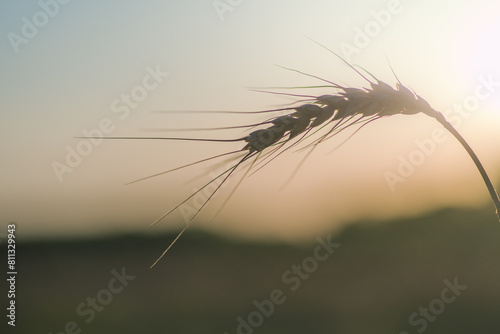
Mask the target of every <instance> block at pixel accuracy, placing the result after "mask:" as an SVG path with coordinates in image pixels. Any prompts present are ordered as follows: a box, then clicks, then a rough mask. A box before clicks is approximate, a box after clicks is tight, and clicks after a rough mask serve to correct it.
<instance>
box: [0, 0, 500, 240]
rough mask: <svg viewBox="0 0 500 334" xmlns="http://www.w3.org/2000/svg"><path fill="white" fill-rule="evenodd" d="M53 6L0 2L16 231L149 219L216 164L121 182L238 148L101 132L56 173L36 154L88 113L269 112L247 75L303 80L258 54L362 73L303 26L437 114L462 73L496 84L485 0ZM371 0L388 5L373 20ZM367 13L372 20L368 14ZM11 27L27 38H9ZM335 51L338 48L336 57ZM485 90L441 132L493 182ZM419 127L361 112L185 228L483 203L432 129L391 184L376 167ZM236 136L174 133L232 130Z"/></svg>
mask: <svg viewBox="0 0 500 334" xmlns="http://www.w3.org/2000/svg"><path fill="white" fill-rule="evenodd" d="M41 3H44V4H49V5H47V6H45V7H46V8H49V9H48V10H49V11H52V13H51V14H52V15H45V16H44V14H40V11H41V10H42V7H41ZM54 3H55V2H54V1H41V2H36V1H16V2H12V3H9V4H2V7H3V8H2V10H1V11H0V16H1V19H0V31H1V33H2V34H3V36H4V38H3V39H2V42H1V43H2V44H1V49H2V52H1V54H0V57H1V62H0V67H1V73H2V76H1V79H0V85H1V89H2V104H3V105H2V113H1V118H2V121H1V123H0V130H1V133H2V136H3V140H2V141H1V144H0V145H1V146H2V147H1V152H2V159H1V168H2V173H1V185H2V192H1V198H0V203H1V204H0V205H1V210H0V220H1V221H2V222H5V223H8V222H17V223H18V230H19V233H23V234H24V235H25V236H26V237H53V236H66V235H70V236H73V237H78V236H84V235H88V234H100V233H123V232H128V231H141V232H144V231H151V232H154V231H155V230H149V229H148V228H147V225H148V224H149V223H151V222H152V221H154V220H155V219H156V218H158V217H159V216H161V215H162V214H163V213H164V212H166V211H168V210H169V209H170V208H172V207H173V206H175V205H176V204H177V203H178V202H180V201H181V200H182V199H184V198H186V197H187V196H189V195H190V194H191V192H192V191H193V190H194V189H196V187H201V186H202V185H203V184H204V183H206V182H208V180H210V177H211V176H210V175H211V174H210V173H214V172H217V171H219V172H220V171H221V170H222V169H221V168H222V167H223V166H224V164H219V165H217V164H210V163H209V164H203V165H199V166H195V167H191V168H187V169H185V170H182V171H178V172H175V173H173V174H169V175H165V176H160V177H157V178H155V179H151V180H146V181H143V182H140V183H137V184H133V185H128V186H125V185H124V183H126V182H129V181H132V180H135V179H137V178H140V177H144V176H147V175H150V174H154V173H157V172H160V171H164V170H168V169H170V168H174V167H176V166H180V165H182V164H186V163H189V162H192V161H196V160H199V159H202V158H206V157H209V156H211V155H214V154H219V153H223V152H227V151H229V150H234V149H238V148H240V144H234V143H232V144H227V143H186V142H165V141H161V142H153V141H106V142H103V143H99V145H97V146H91V152H90V153H89V154H88V155H87V156H85V157H83V158H82V161H81V162H78V163H75V164H76V165H77V166H75V167H74V168H71V170H72V171H71V172H70V173H69V172H68V173H64V174H63V175H62V177H59V178H58V176H57V175H56V173H55V172H54V162H58V163H61V164H66V162H65V160H66V158H67V155H68V148H69V149H70V150H75V149H76V148H77V146H78V145H84V144H81V141H82V140H80V139H76V138H74V137H77V136H81V135H82V134H83V132H82V131H84V130H92V129H96V128H99V126H100V124H101V126H102V122H104V123H105V124H107V125H106V126H107V127H108V128H113V130H112V131H110V132H109V134H108V135H124V136H127V135H131V136H144V135H156V136H158V135H166V132H150V131H146V130H145V129H151V128H189V127H191V128H192V127H210V126H225V125H239V124H250V123H252V122H258V121H262V120H263V117H262V115H261V116H258V115H256V116H254V115H232V116H228V115H215V114H210V115H199V114H183V113H178V114H164V113H155V112H154V111H160V110H256V109H266V108H273V107H275V106H277V105H283V104H285V103H290V102H293V99H290V98H283V97H279V96H273V95H270V94H262V93H257V92H253V91H250V90H248V89H247V88H248V87H266V86H302V85H309V84H318V83H319V82H318V81H315V80H312V79H311V78H307V77H305V76H302V75H300V74H298V73H294V72H290V71H286V70H284V69H282V68H279V67H277V66H275V65H276V64H278V65H282V66H286V67H291V68H295V69H299V70H301V71H304V72H308V73H312V74H315V75H319V76H322V77H324V78H326V79H330V80H333V81H336V82H339V83H344V84H347V85H352V86H354V87H358V86H362V85H366V84H365V83H364V82H363V80H362V79H361V78H360V77H359V76H358V75H356V74H355V73H353V71H352V70H350V69H349V68H348V67H347V66H345V64H343V63H342V62H341V61H340V60H339V59H338V58H336V57H335V56H334V55H332V54H330V53H329V52H328V51H326V50H325V49H323V48H321V47H320V46H318V45H317V44H315V43H313V42H312V41H311V40H310V39H309V38H312V39H313V40H316V41H318V42H320V43H322V44H323V45H325V46H327V47H328V48H330V49H332V50H333V51H335V52H337V53H339V54H341V55H344V56H346V57H348V58H349V60H350V61H351V62H352V63H355V64H358V65H360V66H362V67H363V68H366V69H367V70H369V71H370V72H371V73H373V74H374V75H376V76H377V77H378V78H380V79H381V80H384V81H386V82H388V83H390V84H394V83H395V82H396V79H395V78H394V76H393V74H392V73H391V70H390V68H389V63H388V61H387V59H389V61H390V64H391V65H392V67H393V68H394V70H395V72H396V74H397V75H398V77H399V79H400V80H401V81H402V82H403V83H404V84H406V85H407V86H408V87H410V88H412V89H414V90H415V91H416V92H418V94H419V95H421V96H423V97H424V98H425V99H426V100H427V101H428V102H429V103H430V104H431V105H432V106H433V107H434V108H436V109H438V110H441V111H443V112H446V113H450V112H451V114H450V115H451V116H453V115H454V116H455V118H456V116H457V115H458V114H457V112H456V111H454V110H453V106H454V105H456V104H463V103H466V101H469V102H470V101H471V100H470V97H471V96H474V93H475V91H476V89H477V87H478V86H479V85H480V84H481V81H480V79H479V78H480V77H482V78H485V79H488V78H490V79H491V80H493V81H494V82H497V81H498V82H500V64H499V62H498V59H500V46H499V43H498V34H499V32H500V20H498V17H499V15H500V5H499V4H498V2H497V1H493V0H490V1H485V0H479V1H475V2H472V1H456V0H453V1H452V0H448V1H440V2H435V1H430V0H421V1H412V0H401V1H399V2H398V1H387V0H384V1H360V0H358V1H350V2H347V1H331V0H312V1H307V2H306V1H290V0H287V1H285V0H278V1H255V0H254V1H245V0H243V1H241V2H240V3H239V4H238V5H236V6H231V5H229V6H230V9H231V10H228V8H229V7H225V8H226V9H227V10H224V11H222V9H223V8H224V7H219V12H218V10H217V9H216V7H215V4H216V3H217V2H216V1H210V0H203V1H201V0H195V1H142V2H137V1H105V2H100V1H95V0H94V1H76V0H73V1H69V2H68V3H67V4H64V5H62V4H61V5H58V6H57V7H55V6H54ZM219 3H226V4H227V3H229V2H227V1H225V0H221V1H220V2H219ZM233 3H237V2H235V1H233ZM221 8H222V9H221ZM389 10H392V11H393V13H392V14H391V16H390V18H387V16H383V14H382V13H387V12H388V11H389ZM381 11H383V12H381ZM377 13H378V14H377ZM377 15H378V17H379V19H381V18H385V20H386V21H383V22H382V23H377V21H376V16H377ZM44 18H45V19H46V20H45V21H43V20H44ZM34 20H39V21H38V22H39V24H40V25H42V26H41V27H39V28H37V31H35V32H34V31H29V27H28V28H27V27H25V26H26V25H27V23H26V22H27V21H29V22H31V23H33V21H34ZM40 20H42V21H40ZM40 22H41V23H40ZM377 27H378V28H377ZM370 28H372V29H375V30H372V31H371V32H372V36H371V37H368V39H365V40H364V41H363V40H362V39H361V40H360V38H362V37H360V35H359V31H366V29H370ZM379 28H380V29H379ZM26 32H28V33H31V35H30V36H29V38H26V39H24V40H23V42H22V43H21V42H19V38H18V37H21V38H25V37H23V33H26ZM13 36H17V37H15V38H14V37H13ZM13 38H14V40H15V41H17V42H12V41H13ZM16 43H17V44H16ZM360 43H361V44H360ZM346 47H356V52H355V53H352V54H346V52H345V50H346ZM351 50H352V49H351ZM386 57H387V58H386ZM148 69H149V71H151V70H154V69H160V71H161V72H165V73H168V76H164V77H161V78H160V79H159V80H158V81H161V82H159V83H158V84H157V85H155V86H156V87H155V88H154V89H151V91H147V95H146V96H144V99H143V100H142V101H140V102H138V103H137V106H134V108H129V109H130V110H129V114H127V115H125V111H124V109H123V108H124V106H125V102H123V101H121V99H122V96H123V94H131V92H132V91H133V90H134V89H135V90H136V91H137V92H138V91H139V90H140V86H142V85H143V79H144V77H145V76H146V75H147V74H148ZM148 82H149V83H154V82H153V81H148ZM138 86H139V88H137V87H138ZM494 88H495V87H494ZM138 89H139V90H138ZM496 89H497V90H498V91H496V90H495V89H494V91H493V92H492V93H491V95H490V96H489V97H488V98H487V99H484V100H482V101H480V104H479V105H478V106H477V107H476V108H473V109H474V110H472V111H471V112H470V113H468V114H467V115H466V116H461V117H460V119H459V121H460V124H457V128H458V130H459V131H460V132H461V133H462V135H463V136H464V137H465V138H466V139H467V140H468V141H469V143H470V144H471V146H472V147H473V148H474V149H475V150H476V153H477V154H478V155H479V157H480V159H481V161H482V162H483V164H484V166H485V168H486V169H487V171H488V172H489V173H490V176H491V177H492V179H493V180H494V181H495V183H496V184H499V182H500V181H499V171H500V157H499V155H498V153H497V152H498V151H499V148H500V144H499V139H500V135H499V131H498V128H499V126H500V116H499V112H498V110H500V86H499V87H496ZM482 91H484V89H483V90H482ZM298 92H299V93H305V94H308V93H311V91H304V90H299V91H298ZM325 92H327V90H326V91H325V90H323V91H318V93H325ZM120 107H121V109H120ZM125 109H126V108H125ZM464 115H465V114H464ZM103 120H104V121H103ZM106 120H108V121H106ZM106 122H107V123H106ZM436 128H439V125H438V124H437V123H436V122H435V121H434V120H432V119H428V118H426V117H425V116H422V115H417V116H396V117H392V118H388V119H383V120H380V121H377V122H374V123H373V124H371V125H370V126H368V127H366V128H364V129H363V130H362V131H361V132H360V133H358V134H356V136H354V137H353V138H352V139H351V140H349V141H348V142H347V143H346V144H344V145H343V146H342V147H341V148H339V149H338V150H336V151H335V152H330V151H331V150H332V149H333V148H334V147H336V145H338V144H339V143H340V142H341V141H342V138H337V139H336V140H335V139H334V140H332V141H330V142H327V143H325V144H324V146H323V147H321V148H320V149H319V150H317V151H315V152H314V154H313V155H312V156H311V157H310V158H309V159H308V161H307V162H306V163H305V164H304V165H303V166H302V168H301V169H300V171H299V172H298V173H297V174H296V176H295V178H294V179H293V180H292V181H291V182H289V183H288V185H287V187H285V188H283V185H284V184H285V183H286V181H287V179H288V178H289V176H290V174H291V173H292V171H293V170H294V169H295V167H296V166H297V164H298V163H299V161H300V159H301V157H303V155H301V154H300V153H295V154H285V155H283V156H282V157H281V158H280V159H277V160H275V161H273V163H272V164H269V165H268V166H266V168H264V169H262V170H261V171H259V172H258V173H256V174H255V175H253V176H251V177H250V178H248V179H247V180H245V181H244V182H243V183H242V184H241V186H240V187H239V188H238V190H237V192H236V193H235V194H234V195H233V197H232V199H231V200H230V201H229V202H228V204H227V205H226V206H225V208H224V210H223V211H222V212H221V213H220V214H219V215H218V216H217V218H215V219H214V220H212V221H209V219H210V218H211V217H212V216H213V215H214V213H215V212H216V211H217V209H218V207H220V206H221V204H222V202H223V201H224V198H225V197H226V196H227V195H228V194H229V193H230V192H231V189H232V188H233V187H234V186H235V185H236V184H237V182H238V179H239V178H238V176H236V177H235V178H234V180H232V181H231V182H229V183H228V186H227V187H225V188H224V191H223V192H222V193H221V194H220V195H219V196H217V197H216V198H215V199H214V201H213V202H212V203H210V205H208V206H207V208H206V210H204V211H203V213H202V214H201V215H200V216H199V218H198V219H197V220H198V222H197V223H196V224H194V225H196V226H198V227H202V228H207V229H211V230H215V231H222V232H224V233H230V234H237V235H239V236H244V237H252V238H253V237H258V238H280V239H286V240H297V239H301V238H310V237H315V236H316V235H317V234H318V233H322V232H323V231H327V230H332V229H334V228H336V227H340V226H342V225H343V224H345V223H348V222H350V221H353V220H356V219H365V218H367V219H371V220H384V219H387V218H390V217H395V216H401V215H407V216H408V215H417V214H421V213H423V212H426V211H429V210H434V209H437V208H440V207H445V206H486V205H489V206H490V207H491V208H492V210H493V206H492V205H491V203H490V200H489V197H488V193H487V191H486V187H485V186H484V184H483V183H482V180H481V179H480V176H479V173H478V172H477V171H476V170H475V167H474V165H473V164H472V162H471V161H470V159H469V157H468V156H467V155H466V153H465V151H463V149H462V148H461V147H460V146H459V144H458V143H457V142H456V141H455V140H454V139H453V138H451V136H449V135H448V136H447V139H446V140H444V142H443V143H440V144H439V145H436V148H435V150H433V152H432V154H430V156H428V157H426V158H425V161H424V162H423V164H422V165H421V166H419V167H417V168H416V169H415V171H414V172H413V173H412V175H411V176H410V177H408V178H407V179H406V181H405V182H404V183H398V184H397V185H396V186H395V191H391V189H390V187H389V186H388V184H387V182H386V180H385V178H384V175H385V173H386V172H387V171H390V172H396V171H397V169H398V166H399V165H400V163H401V162H400V157H403V158H408V157H409V156H410V155H411V154H412V153H413V152H414V151H415V150H418V146H417V145H416V143H415V140H419V141H421V142H422V141H424V140H425V139H426V138H430V136H431V134H432V132H433V131H434V129H436ZM241 133H242V132H241V131H240V130H235V131H225V132H222V131H221V132H217V133H200V132H189V133H182V134H183V135H184V134H186V135H192V136H198V137H201V136H209V135H210V136H213V137H219V138H222V137H224V138H234V137H235V136H241ZM176 135H178V133H177V134H176ZM82 147H83V146H82ZM240 177H241V174H240ZM188 203H189V202H188ZM183 224H184V223H183V219H182V215H181V214H180V213H179V212H174V213H173V214H172V215H171V216H170V217H169V218H168V219H166V220H165V221H163V222H161V223H160V224H159V225H158V226H157V227H156V230H161V229H168V228H170V229H174V230H179V229H181V228H182V226H183Z"/></svg>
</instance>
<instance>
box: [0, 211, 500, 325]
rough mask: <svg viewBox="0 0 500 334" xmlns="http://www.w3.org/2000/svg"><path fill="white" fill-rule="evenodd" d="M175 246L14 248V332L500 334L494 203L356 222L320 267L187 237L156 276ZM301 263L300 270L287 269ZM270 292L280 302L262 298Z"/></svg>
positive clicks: (283, 253)
mask: <svg viewBox="0 0 500 334" xmlns="http://www.w3.org/2000/svg"><path fill="white" fill-rule="evenodd" d="M321 237H322V239H323V240H325V241H326V240H327V234H325V235H323V236H321ZM172 238H173V236H172V235H161V236H157V237H154V238H152V237H144V236H135V235H134V236H123V237H118V238H112V239H98V240H86V241H66V242H61V241H58V242H55V241H50V242H30V243H26V242H25V243H23V242H22V240H19V241H18V245H17V247H18V249H17V257H18V258H17V261H18V267H19V268H18V277H17V280H18V281H17V286H16V290H17V295H16V302H17V318H16V321H17V326H16V330H17V331H16V332H17V333H44V334H45V333H53V334H56V333H93V334H99V333H107V334H109V333H121V334H126V333H217V334H224V333H226V332H227V333H229V334H233V333H245V334H250V333H262V334H265V333H287V334H291V333H329V334H334V333H335V334H368V333H384V334H386V333H389V334H403V333H405V332H407V333H410V334H412V333H423V332H425V333H428V334H434V333H440V334H446V333H450V334H451V333H453V334H462V333H464V334H465V333H467V334H473V333H474V334H498V333H500V283H499V282H500V224H499V223H498V221H497V219H496V217H495V216H494V213H492V212H491V208H488V210H481V211H456V210H445V211H442V212H438V213H435V214H432V215H428V216H426V217H421V218H418V219H410V220H399V221H393V222H388V223H386V224H377V225H375V224H369V225H368V224H365V225H363V224H356V225H351V226H350V227H348V228H347V229H345V230H344V231H343V232H341V233H340V234H336V235H334V237H333V240H334V242H336V243H339V244H340V246H339V247H338V248H336V249H335V251H334V252H333V254H331V255H330V254H329V253H327V252H326V251H325V250H324V249H323V248H321V249H319V250H318V253H317V256H319V257H321V259H323V260H324V261H317V260H314V259H313V258H309V259H307V258H308V257H312V256H313V255H314V251H315V249H316V247H318V245H319V244H318V243H317V242H312V243H311V244H308V245H304V246H301V247H295V246H289V245H279V244H258V243H236V242H231V241H229V240H225V239H220V238H218V237H214V236H212V235H207V234H204V233H201V232H191V233H186V234H185V235H184V236H183V237H182V238H181V240H180V241H179V243H178V244H176V246H175V247H174V248H173V249H172V251H171V252H170V253H169V254H168V255H167V257H166V258H164V259H163V260H162V261H161V262H160V263H159V264H158V266H157V267H155V268H153V269H152V270H149V269H148V266H149V265H150V264H151V263H152V261H154V259H156V257H157V256H158V255H159V254H160V253H161V252H162V251H163V250H164V248H165V246H166V245H168V243H169V242H170V241H171V240H172ZM4 254H5V253H4ZM304 261H305V262H304ZM294 264H295V265H301V266H302V265H305V268H303V269H301V270H302V272H301V273H299V272H298V271H295V272H292V270H293V267H292V266H293V265H294ZM315 264H317V268H316V267H315ZM123 268H124V269H123ZM306 269H307V270H308V271H309V273H307V271H306ZM113 270H115V274H113V272H112V271H113ZM122 270H124V273H123V272H122ZM288 270H290V271H288ZM123 274H125V275H128V276H129V277H128V278H127V277H125V278H124V279H122V282H120V281H119V280H116V279H113V277H116V275H118V276H120V275H123ZM283 275H285V276H284V277H283ZM307 275H308V276H307ZM131 276H134V278H133V279H132V277H131ZM445 280H447V282H448V283H445ZM453 284H455V285H458V288H455V290H451V289H450V288H447V286H449V285H453ZM276 290H279V291H276ZM4 291H6V290H4ZM273 291H274V292H273ZM280 291H281V294H280ZM2 294H3V292H2ZM271 295H272V296H271ZM271 297H273V298H274V300H275V302H276V304H275V303H273V302H265V301H264V300H269V299H270V298H271ZM93 299H95V304H93V302H92V300H93ZM255 301H256V302H257V304H259V303H260V305H261V306H260V307H261V310H260V311H259V308H258V307H257V306H256V305H255V304H254V302H255ZM263 301H264V302H263ZM277 303H279V304H277ZM426 310H427V311H426ZM414 312H417V313H414ZM3 317H5V316H3ZM239 317H241V318H239ZM409 318H411V319H412V320H411V323H410V320H409ZM4 321H5V318H4ZM242 321H244V322H245V324H244V325H241V323H242ZM5 322H6V321H5ZM10 332H14V331H12V330H10V331H9V333H10ZM4 333H5V332H4Z"/></svg>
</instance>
